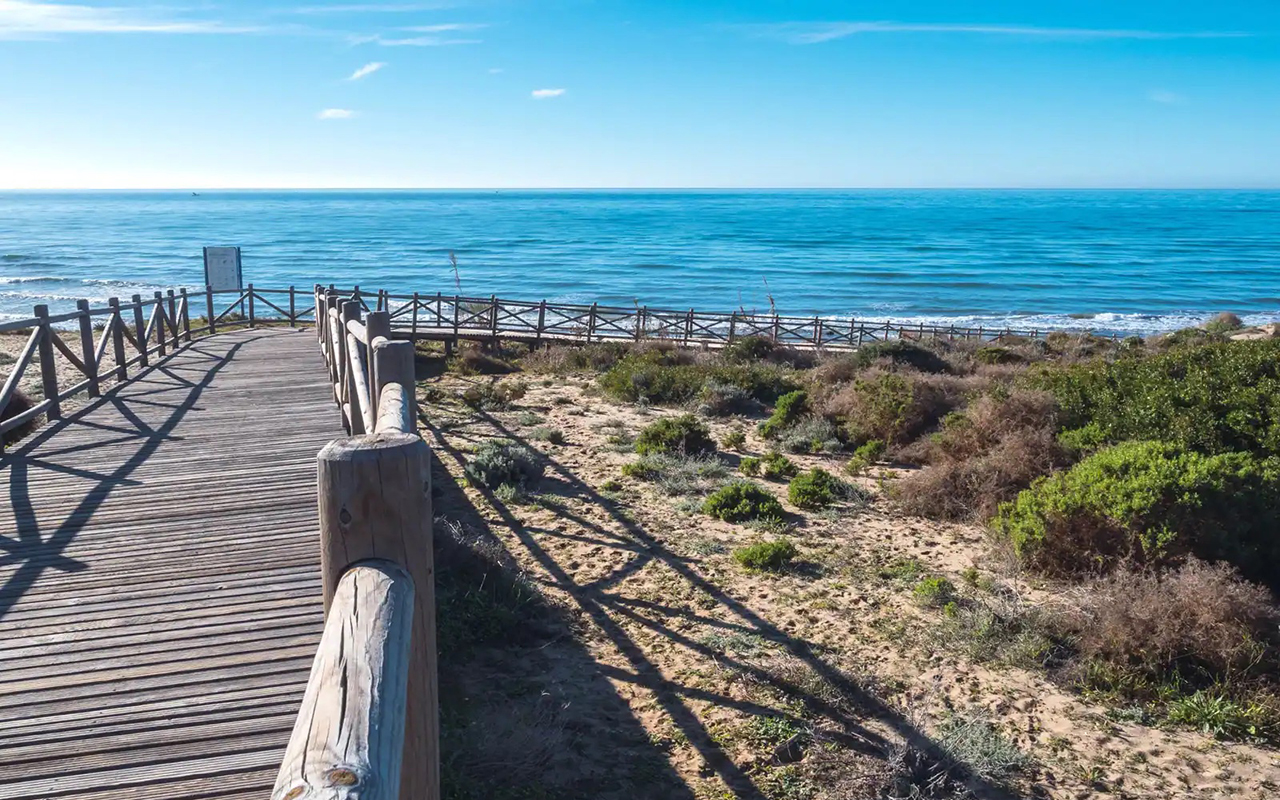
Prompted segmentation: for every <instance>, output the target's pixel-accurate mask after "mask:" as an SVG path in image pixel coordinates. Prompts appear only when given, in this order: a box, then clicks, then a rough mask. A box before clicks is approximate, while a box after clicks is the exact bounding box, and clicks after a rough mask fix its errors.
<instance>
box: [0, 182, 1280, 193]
mask: <svg viewBox="0 0 1280 800" xmlns="http://www.w3.org/2000/svg"><path fill="white" fill-rule="evenodd" d="M875 191H890V192H893V191H922V192H935V191H979V192H993V191H994V192H1003V191H1010V192H1012V191H1020V192H1034V191H1045V192H1074V191H1080V192H1102V191H1113V192H1143V191H1168V192H1192V191H1194V192H1204V191H1225V192H1233V191H1234V192H1248V191H1262V192H1269V191H1280V183H1278V184H1274V185H1270V184H1268V185H1257V186H1250V185H1244V186H1240V185H1229V184H1211V185H1205V186H1195V185H1180V184H1156V185H1150V186H1109V185H1099V186H1017V185H1002V186H1000V185H993V186H946V185H941V186H464V187H457V186H452V187H441V186H321V187H317V186H216V187H210V186H159V187H153V186H146V187H130V186H108V187H101V186H98V187H88V186H85V187H75V186H72V187H67V186H59V187H0V194H41V193H46V194H53V193H83V194H89V193H107V192H136V193H155V194H162V193H174V192H191V193H198V192H209V193H218V192H441V193H443V192H495V193H497V192H875Z"/></svg>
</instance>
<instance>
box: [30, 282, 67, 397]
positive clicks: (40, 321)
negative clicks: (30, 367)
mask: <svg viewBox="0 0 1280 800" xmlns="http://www.w3.org/2000/svg"><path fill="white" fill-rule="evenodd" d="M35 312H36V320H37V323H36V324H37V326H38V327H39V328H40V342H39V344H38V345H37V347H38V348H39V349H38V350H37V352H38V353H39V356H40V384H41V388H42V389H43V390H44V399H46V400H48V401H49V410H48V411H46V412H45V416H46V417H48V418H49V421H50V422H52V421H53V420H56V419H62V406H61V404H60V403H59V400H58V368H57V365H55V364H54V363H53V327H52V326H51V325H50V324H49V306H47V305H44V304H41V305H38V306H36V307H35Z"/></svg>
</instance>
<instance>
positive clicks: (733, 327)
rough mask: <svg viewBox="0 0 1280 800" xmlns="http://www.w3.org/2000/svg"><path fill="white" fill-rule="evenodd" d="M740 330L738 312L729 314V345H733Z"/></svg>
mask: <svg viewBox="0 0 1280 800" xmlns="http://www.w3.org/2000/svg"><path fill="white" fill-rule="evenodd" d="M737 329H738V312H737V311H734V312H732V313H730V314H729V344H733V337H734V334H735V333H736V332H737Z"/></svg>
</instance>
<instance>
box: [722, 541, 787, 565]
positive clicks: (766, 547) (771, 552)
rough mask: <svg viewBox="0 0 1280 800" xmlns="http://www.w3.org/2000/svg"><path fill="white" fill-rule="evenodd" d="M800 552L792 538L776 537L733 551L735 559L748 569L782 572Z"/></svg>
mask: <svg viewBox="0 0 1280 800" xmlns="http://www.w3.org/2000/svg"><path fill="white" fill-rule="evenodd" d="M798 553H799V551H798V550H796V546H795V545H794V544H792V543H791V540H790V539H774V540H773V541H771V542H757V543H756V544H753V545H748V546H746V547H740V548H738V549H737V550H734V551H733V559H734V560H735V561H737V562H738V563H739V564H741V565H742V566H744V567H746V568H747V569H751V570H760V571H763V572H781V571H782V570H784V569H786V568H787V565H788V564H790V563H791V560H792V559H793V558H795V557H796V555H798Z"/></svg>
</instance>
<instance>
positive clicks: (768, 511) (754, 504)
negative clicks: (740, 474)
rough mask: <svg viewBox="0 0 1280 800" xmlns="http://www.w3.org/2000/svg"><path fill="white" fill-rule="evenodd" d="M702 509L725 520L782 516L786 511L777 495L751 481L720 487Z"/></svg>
mask: <svg viewBox="0 0 1280 800" xmlns="http://www.w3.org/2000/svg"><path fill="white" fill-rule="evenodd" d="M702 510H703V511H704V512H706V513H707V514H709V515H710V516H713V517H715V518H716V519H722V520H724V521H725V522H746V521H747V520H753V519H765V518H771V517H776V518H781V517H782V515H783V513H784V512H783V510H782V504H781V503H779V502H778V499H777V498H776V497H774V496H773V495H771V494H769V493H768V492H766V491H765V490H764V489H761V488H760V487H759V486H756V485H755V484H754V483H751V482H749V481H736V482H734V483H730V484H727V485H725V486H722V487H720V488H719V489H717V490H716V491H715V492H713V493H712V494H711V496H710V497H708V498H707V499H706V502H704V503H703V504H702Z"/></svg>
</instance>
